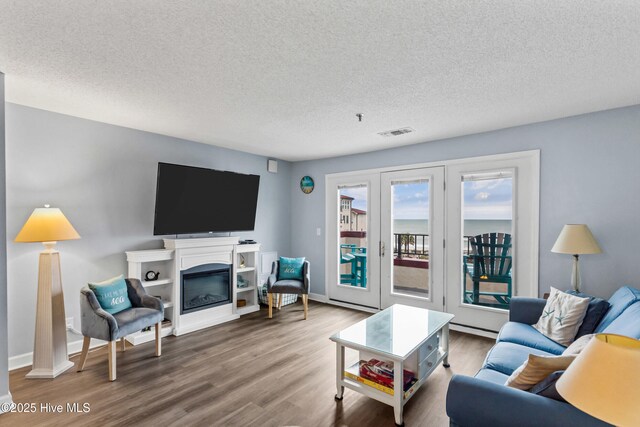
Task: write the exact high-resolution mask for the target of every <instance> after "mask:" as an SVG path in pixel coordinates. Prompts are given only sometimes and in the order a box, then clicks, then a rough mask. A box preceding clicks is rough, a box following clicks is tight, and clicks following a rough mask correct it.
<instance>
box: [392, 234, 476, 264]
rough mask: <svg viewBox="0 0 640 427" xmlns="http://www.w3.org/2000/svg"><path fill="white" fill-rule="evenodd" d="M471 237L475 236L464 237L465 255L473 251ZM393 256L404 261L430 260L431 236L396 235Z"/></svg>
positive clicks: (394, 236) (394, 235)
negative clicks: (410, 259) (413, 259)
mask: <svg viewBox="0 0 640 427" xmlns="http://www.w3.org/2000/svg"><path fill="white" fill-rule="evenodd" d="M470 237H473V236H464V240H463V244H462V247H463V248H464V250H463V252H464V255H468V254H469V253H470V251H471V244H470V243H469V238H470ZM393 256H394V257H395V258H398V259H402V258H403V257H407V258H417V259H429V235H428V234H412V233H394V234H393Z"/></svg>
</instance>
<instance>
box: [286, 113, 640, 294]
mask: <svg viewBox="0 0 640 427" xmlns="http://www.w3.org/2000/svg"><path fill="white" fill-rule="evenodd" d="M531 149H540V150H541V170H540V195H541V201H540V264H539V268H540V275H539V277H540V287H539V292H540V295H542V294H543V293H544V292H546V291H548V289H549V287H550V286H555V287H561V288H565V287H568V283H569V277H570V273H571V259H570V258H571V257H570V256H568V255H560V254H554V253H551V252H550V249H551V247H552V246H553V243H554V242H555V239H556V238H557V236H558V234H559V232H560V230H561V228H562V226H563V225H564V224H565V223H586V224H588V225H589V227H590V228H591V230H592V231H593V233H594V235H595V236H596V238H597V239H598V241H599V242H600V245H601V247H602V249H603V251H604V253H603V254H600V255H586V256H583V257H582V258H581V272H582V278H583V288H584V290H585V291H586V292H589V293H592V294H595V295H599V296H604V297H609V296H610V295H611V294H612V293H613V292H614V291H615V290H616V289H617V288H618V287H619V286H621V285H623V284H631V285H634V286H636V287H640V267H639V265H640V263H639V262H638V255H639V254H640V226H638V213H639V212H640V106H634V107H628V108H622V109H616V110H610V111H603V112H598V113H592V114H586V115H582V116H577V117H570V118H566V119H560V120H554V121H550V122H544V123H537V124H532V125H527V126H520V127H515V128H509V129H504V130H499V131H494V132H487V133H482V134H476V135H470V136H465V137H459V138H452V139H447V140H441V141H435V142H428V143H424V144H418V145H412V146H406V147H401V148H395V149H390V150H384V151H377V152H371V153H366V154H359V155H352V156H344V157H337V158H331V159H325V160H317V161H307V162H297V163H294V164H293V170H292V182H291V191H292V198H291V200H292V204H293V206H292V207H293V209H292V210H293V212H295V215H294V216H293V218H292V228H291V235H292V236H293V240H292V247H291V249H292V251H293V253H294V254H295V255H297V256H306V257H307V258H308V259H309V260H310V261H311V265H312V277H311V281H312V284H311V291H312V292H313V293H318V294H324V293H325V277H324V273H325V272H324V262H325V256H324V254H325V244H324V242H325V236H324V234H325V232H326V230H324V226H325V208H324V205H325V187H324V177H325V175H326V174H328V173H333V172H344V171H353V170H361V169H368V168H377V167H386V166H396V165H406V164H413V163H420V162H432V161H439V160H446V159H456V158H465V157H471V156H481V155H489V154H498V153H508V152H514V151H523V150H531ZM304 175H310V176H311V177H313V178H314V180H315V182H316V188H315V190H314V191H313V193H311V194H310V195H304V194H303V193H302V192H301V191H300V189H299V187H298V183H299V180H300V178H301V177H302V176H304ZM316 227H321V228H322V229H323V232H322V236H320V237H318V236H316Z"/></svg>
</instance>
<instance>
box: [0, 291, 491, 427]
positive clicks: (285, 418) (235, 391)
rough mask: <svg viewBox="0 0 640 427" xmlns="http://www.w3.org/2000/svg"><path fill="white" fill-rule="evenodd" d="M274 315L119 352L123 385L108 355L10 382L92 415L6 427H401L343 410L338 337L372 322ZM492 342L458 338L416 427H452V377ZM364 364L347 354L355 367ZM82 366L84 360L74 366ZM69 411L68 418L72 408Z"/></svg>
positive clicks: (329, 314) (329, 310)
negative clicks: (110, 371)
mask: <svg viewBox="0 0 640 427" xmlns="http://www.w3.org/2000/svg"><path fill="white" fill-rule="evenodd" d="M302 316H303V313H302V304H301V303H297V304H293V305H290V306H286V307H283V308H282V310H281V311H280V312H278V311H277V310H276V311H275V312H274V318H273V319H272V320H269V319H266V308H264V307H263V309H262V310H261V311H260V312H257V313H253V314H250V315H247V316H245V317H243V318H242V319H240V320H237V321H233V322H229V323H226V324H223V325H219V326H216V327H212V328H209V329H205V330H202V331H199V332H194V333H191V334H188V335H184V336H181V337H173V336H172V337H167V338H165V339H163V343H162V351H163V354H162V357H160V358H156V357H154V356H153V353H154V344H153V343H152V342H151V343H147V344H143V345H139V346H137V347H128V348H127V351H126V352H124V353H122V352H120V351H118V353H117V357H118V379H117V380H116V381H115V382H109V381H108V380H107V353H106V348H104V347H103V348H100V349H96V350H94V351H93V352H91V353H90V354H89V359H88V361H87V365H86V367H85V371H84V372H82V373H76V372H75V371H74V370H71V371H68V372H66V373H64V374H62V375H61V376H59V377H58V378H56V379H54V380H26V379H25V378H24V375H25V374H26V373H27V372H28V371H29V369H28V368H24V369H20V370H16V371H13V372H11V375H10V388H11V393H12V394H13V398H14V402H16V403H36V404H37V407H38V410H39V408H40V404H41V403H50V404H52V405H58V404H61V405H63V406H66V405H67V403H76V402H77V403H79V404H80V406H82V404H84V403H89V404H90V408H91V409H90V412H88V413H84V414H72V413H62V414H51V413H50V414H44V413H42V412H38V413H35V414H24V413H22V414H17V413H9V414H4V415H0V425H6V426H23V425H24V426H39V425H60V426H72V425H88V424H91V425H97V426H110V425H127V426H132V425H149V426H156V427H159V426H172V425H175V426H187V425H202V426H214V425H215V426H218V425H219V426H254V425H255V426H261V427H268V426H292V425H297V426H393V425H394V420H393V409H392V408H391V407H390V406H387V405H384V404H382V403H379V402H377V401H374V400H372V399H369V398H367V397H365V396H362V395H360V394H358V393H356V392H353V391H351V390H348V389H347V390H346V391H345V396H344V400H343V401H342V402H336V401H335V400H334V398H333V397H334V394H335V392H336V388H335V344H333V343H332V342H331V341H329V336H330V335H332V334H333V333H335V332H337V331H338V330H340V329H343V328H345V327H347V326H349V325H351V324H353V323H355V322H357V321H359V320H361V319H364V318H366V317H367V316H369V314H367V313H362V312H359V311H354V310H350V309H346V308H340V307H335V306H331V305H325V304H319V303H310V307H309V320H307V321H304V320H302ZM491 345H492V340H489V339H486V338H480V337H475V336H471V335H466V334H461V333H456V332H452V333H451V346H450V357H449V362H450V363H451V368H450V369H445V368H443V367H442V366H440V367H438V368H437V369H436V371H435V372H434V373H433V374H432V375H431V376H430V378H429V380H428V381H427V383H426V384H425V385H424V386H423V387H422V388H421V389H420V390H419V391H418V392H417V393H416V395H415V396H414V397H413V398H412V399H411V400H410V401H409V403H407V406H405V411H404V414H405V424H406V425H407V426H445V425H448V418H447V417H446V414H445V396H446V390H447V384H448V382H449V379H450V378H451V376H452V375H453V374H469V375H473V374H474V373H475V372H476V371H477V370H478V369H479V367H480V365H481V363H482V360H483V358H484V356H485V354H486V352H487V351H488V349H489V348H490V347H491ZM356 358H357V354H355V353H351V352H350V351H349V350H347V361H355V360H356ZM72 360H73V361H74V362H76V361H77V360H78V356H74V357H72ZM65 409H66V408H65Z"/></svg>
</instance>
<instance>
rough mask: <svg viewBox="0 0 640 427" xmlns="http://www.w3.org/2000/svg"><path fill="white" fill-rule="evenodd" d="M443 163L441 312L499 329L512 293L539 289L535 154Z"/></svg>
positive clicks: (530, 293)
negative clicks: (444, 262)
mask: <svg viewBox="0 0 640 427" xmlns="http://www.w3.org/2000/svg"><path fill="white" fill-rule="evenodd" d="M535 154H536V155H533V154H532V153H531V152H527V153H521V155H518V153H515V155H512V156H510V157H509V158H508V159H504V160H486V159H483V160H479V161H465V162H460V163H455V164H451V165H449V166H447V173H446V175H447V176H446V182H447V206H446V209H447V218H448V219H449V221H448V224H447V233H446V235H447V236H446V242H447V246H446V254H445V256H446V259H447V273H446V282H445V293H446V311H447V312H448V313H451V314H454V315H455V316H456V317H455V318H454V320H453V323H455V324H459V325H462V326H469V327H473V328H476V329H484V330H487V331H494V332H496V331H498V330H500V327H501V326H502V325H503V324H504V323H505V322H506V321H507V319H508V314H509V303H510V300H511V298H512V297H513V296H516V295H519V296H537V294H538V203H539V196H538V185H539V176H538V175H539V156H538V155H537V153H535Z"/></svg>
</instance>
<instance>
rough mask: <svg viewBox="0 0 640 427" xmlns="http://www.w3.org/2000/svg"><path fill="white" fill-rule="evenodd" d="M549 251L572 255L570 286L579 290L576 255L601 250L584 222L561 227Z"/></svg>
mask: <svg viewBox="0 0 640 427" xmlns="http://www.w3.org/2000/svg"><path fill="white" fill-rule="evenodd" d="M551 252H555V253H559V254H570V255H573V270H572V272H571V286H572V287H573V289H574V290H576V291H577V292H579V291H580V269H579V266H578V257H579V256H580V255H583V254H599V253H600V252H602V250H600V246H598V242H597V241H596V238H595V237H593V234H591V230H589V227H587V225H586V224H567V225H565V226H564V227H563V228H562V231H561V232H560V235H559V236H558V239H557V240H556V243H555V244H554V245H553V248H551Z"/></svg>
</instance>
